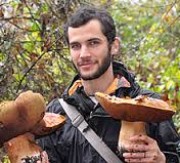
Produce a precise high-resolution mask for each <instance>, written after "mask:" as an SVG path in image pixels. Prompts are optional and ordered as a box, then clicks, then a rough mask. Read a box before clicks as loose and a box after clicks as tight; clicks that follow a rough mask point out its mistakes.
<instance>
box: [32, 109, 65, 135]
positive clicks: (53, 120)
mask: <svg viewBox="0 0 180 163" xmlns="http://www.w3.org/2000/svg"><path fill="white" fill-rule="evenodd" d="M65 121H66V118H65V117H64V116H62V115H60V114H55V113H48V112H46V113H45V115H44V117H43V119H42V120H41V121H40V123H38V124H37V125H36V126H34V128H33V129H32V130H31V133H33V134H35V135H36V136H43V135H47V134H50V133H52V132H53V131H55V130H56V129H57V128H59V127H61V126H62V125H64V123H65Z"/></svg>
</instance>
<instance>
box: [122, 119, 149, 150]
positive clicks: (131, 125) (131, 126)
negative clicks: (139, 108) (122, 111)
mask: <svg viewBox="0 0 180 163" xmlns="http://www.w3.org/2000/svg"><path fill="white" fill-rule="evenodd" d="M145 124H146V123H145V122H128V121H123V120H122V121H121V130H120V133H119V141H118V149H119V151H120V153H123V151H124V150H125V149H124V146H125V144H126V145H128V144H130V141H129V139H130V137H132V136H134V135H137V134H138V135H139V134H142V135H146V129H145Z"/></svg>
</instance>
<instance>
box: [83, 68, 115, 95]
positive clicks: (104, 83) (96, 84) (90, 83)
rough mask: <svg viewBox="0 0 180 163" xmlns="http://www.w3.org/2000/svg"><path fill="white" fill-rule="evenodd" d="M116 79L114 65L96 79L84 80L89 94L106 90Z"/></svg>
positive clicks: (85, 88)
mask: <svg viewBox="0 0 180 163" xmlns="http://www.w3.org/2000/svg"><path fill="white" fill-rule="evenodd" d="M113 80H114V73H113V68H112V65H110V66H109V68H108V69H107V71H106V72H105V73H104V74H103V75H101V76H100V77H99V78H97V79H94V80H82V84H83V86H84V90H85V92H86V94H87V95H94V94H95V93H96V92H105V91H106V90H107V88H108V87H109V85H110V84H111V83H112V82H113Z"/></svg>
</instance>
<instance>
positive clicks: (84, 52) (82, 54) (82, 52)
mask: <svg viewBox="0 0 180 163" xmlns="http://www.w3.org/2000/svg"><path fill="white" fill-rule="evenodd" d="M86 57H90V51H89V49H88V47H87V46H86V45H83V46H82V47H81V50H80V58H86Z"/></svg>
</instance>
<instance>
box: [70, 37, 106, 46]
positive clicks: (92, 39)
mask: <svg viewBox="0 0 180 163" xmlns="http://www.w3.org/2000/svg"><path fill="white" fill-rule="evenodd" d="M90 41H103V39H100V38H98V37H95V38H90V39H88V40H86V41H85V42H90ZM77 43H79V42H78V41H73V42H70V43H69V45H73V44H77Z"/></svg>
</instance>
